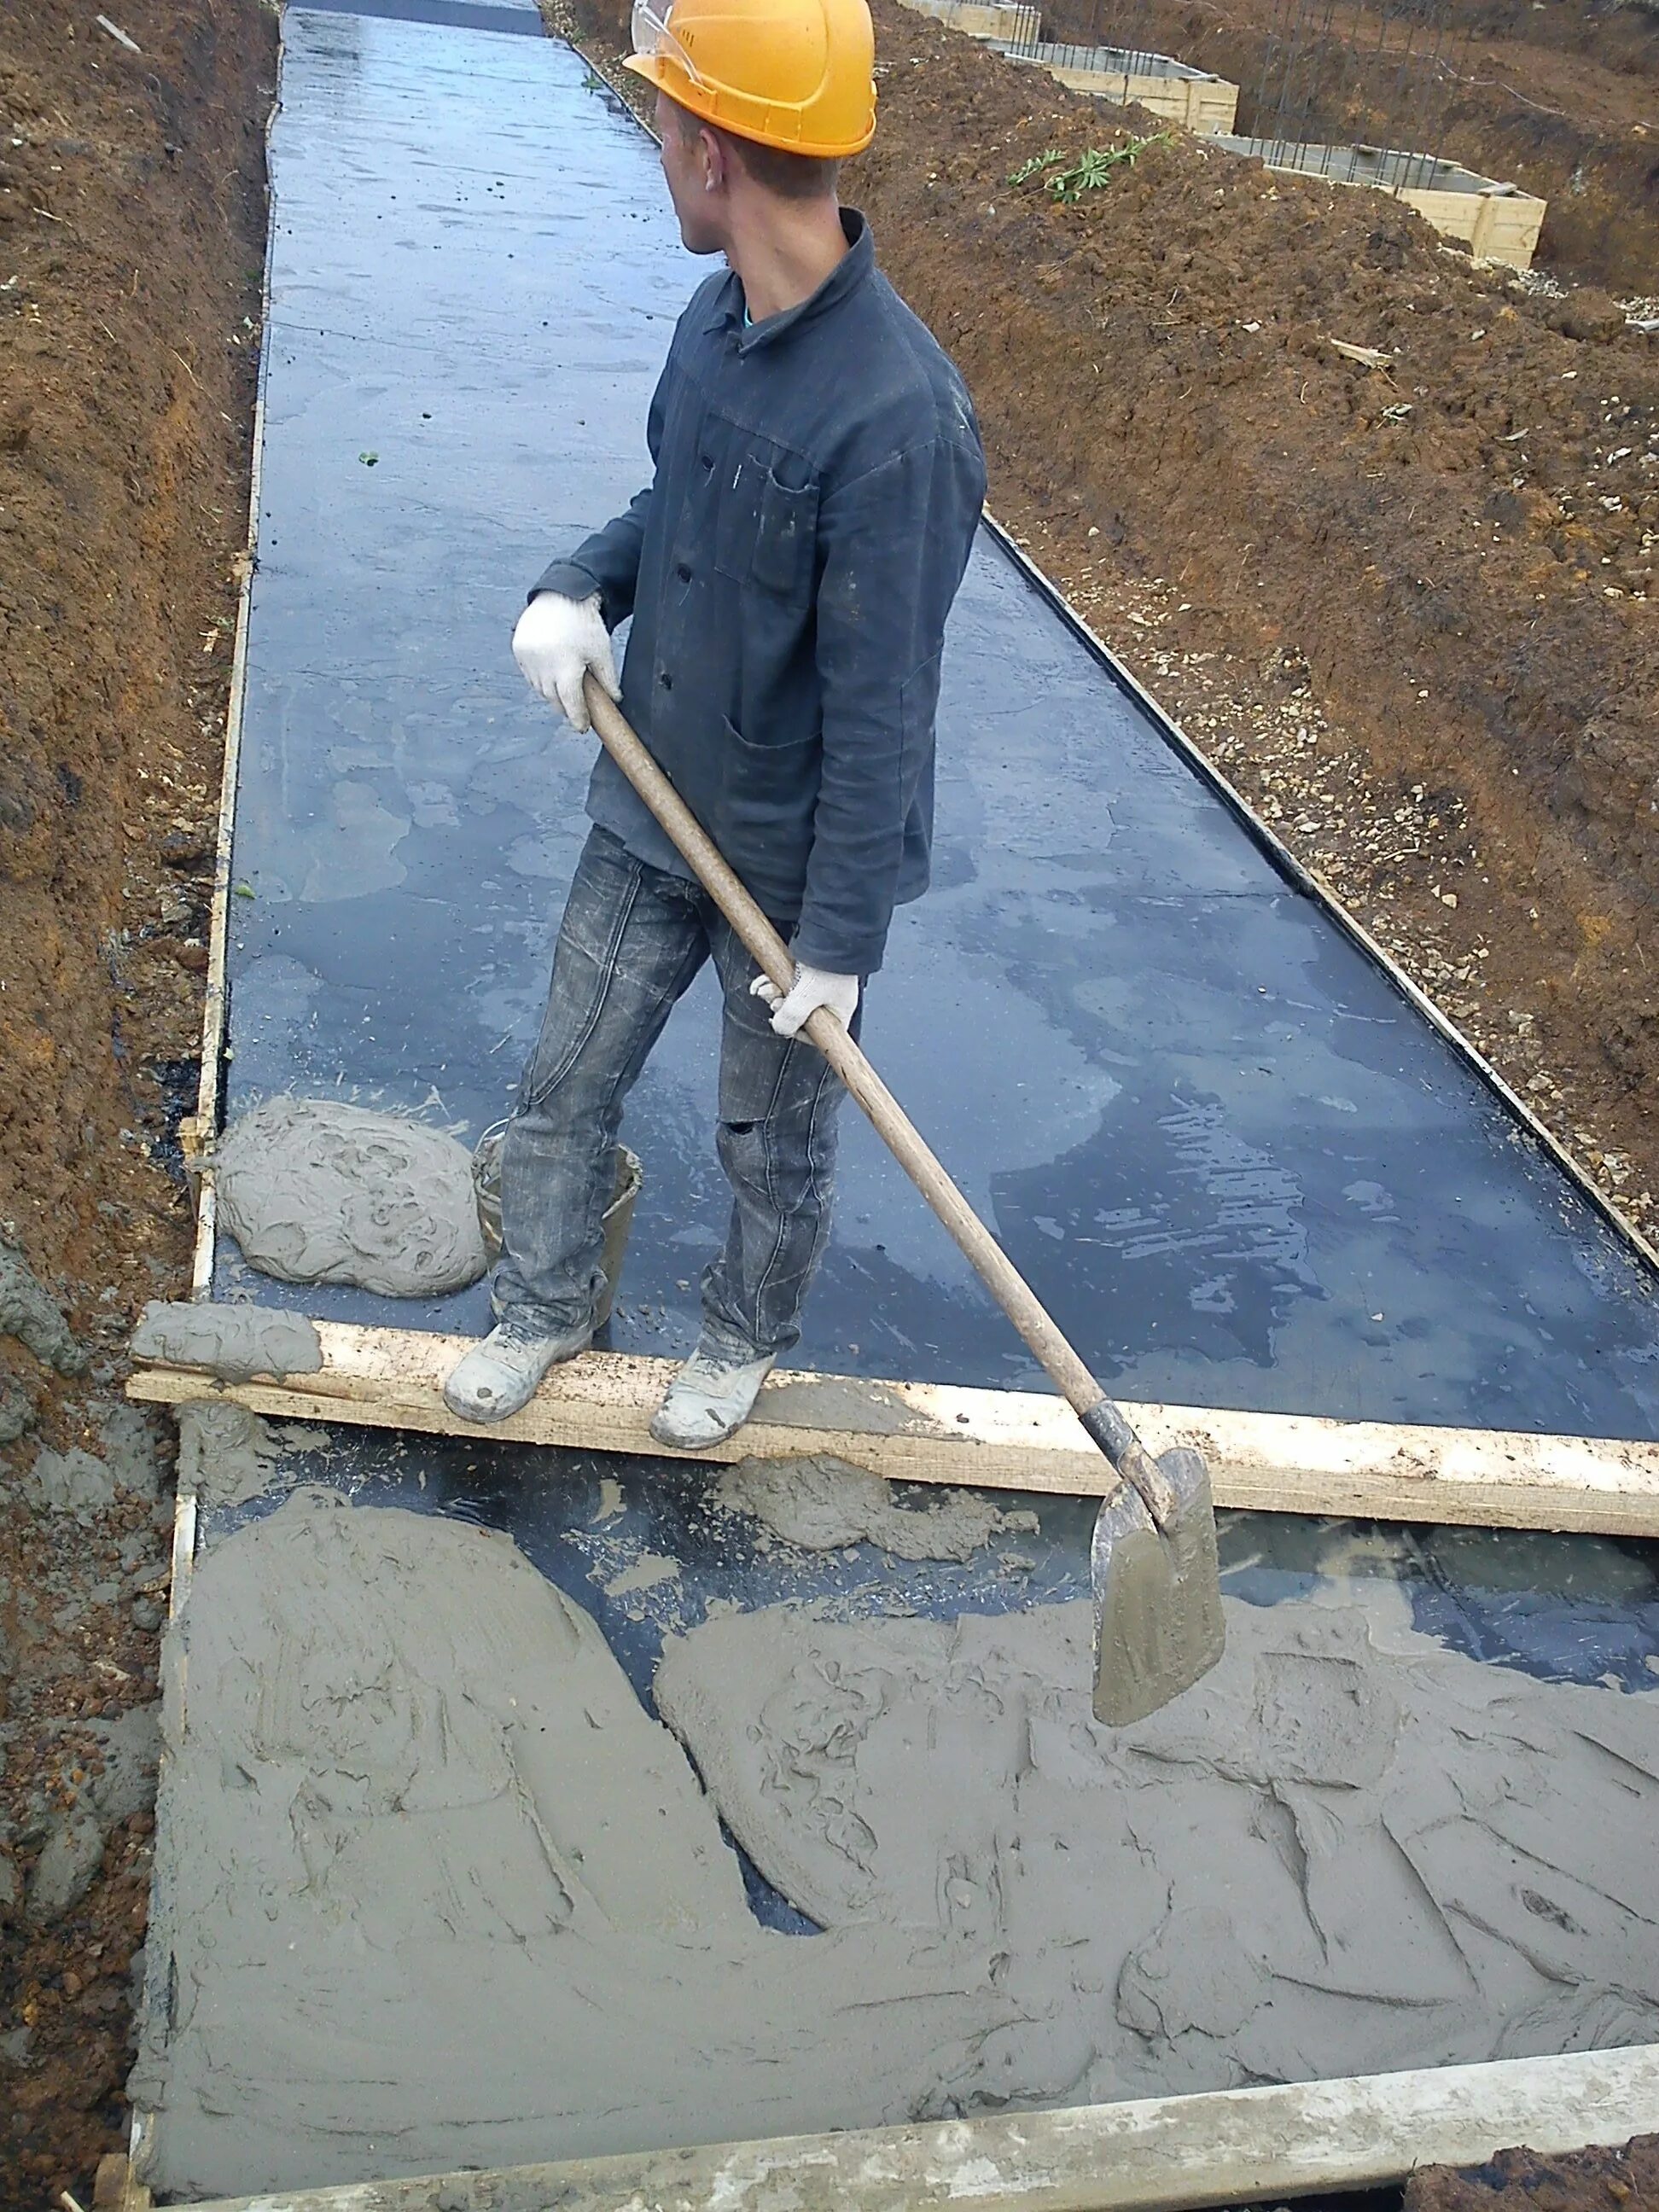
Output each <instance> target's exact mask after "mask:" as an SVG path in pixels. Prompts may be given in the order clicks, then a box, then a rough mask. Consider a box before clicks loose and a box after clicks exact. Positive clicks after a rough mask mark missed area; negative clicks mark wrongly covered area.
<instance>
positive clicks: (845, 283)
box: [704, 207, 876, 354]
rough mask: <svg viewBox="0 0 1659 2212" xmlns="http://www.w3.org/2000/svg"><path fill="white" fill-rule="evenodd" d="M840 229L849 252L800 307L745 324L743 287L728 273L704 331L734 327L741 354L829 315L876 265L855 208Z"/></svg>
mask: <svg viewBox="0 0 1659 2212" xmlns="http://www.w3.org/2000/svg"><path fill="white" fill-rule="evenodd" d="M841 227H842V231H843V232H844V233H845V234H846V238H847V245H848V251H847V252H846V253H845V254H844V255H843V256H842V258H841V259H840V260H839V261H838V262H837V263H836V265H835V267H834V268H833V269H832V270H830V271H829V275H828V276H826V277H825V278H824V280H823V283H822V284H820V285H819V286H818V289H817V291H816V292H813V293H811V294H809V295H808V296H807V297H806V298H805V300H803V301H801V302H800V303H799V306H798V307H786V308H785V309H784V311H783V313H781V315H769V316H768V317H767V318H766V320H765V321H764V322H763V323H750V324H749V325H744V296H743V286H742V284H741V283H740V282H739V281H738V274H737V271H736V270H727V271H726V276H725V278H724V280H723V282H722V283H720V286H719V288H718V289H717V290H716V292H715V294H714V298H713V299H712V300H711V301H709V305H708V321H707V322H706V323H705V325H704V328H705V329H706V330H708V331H721V330H726V329H728V328H731V327H732V326H734V325H735V327H736V328H737V329H738V331H739V333H740V335H739V337H738V352H739V353H740V354H746V353H753V352H756V351H757V350H758V349H759V348H761V347H762V346H769V345H775V344H776V343H777V341H778V340H779V339H780V338H781V337H784V336H786V335H787V332H789V331H792V330H793V329H794V328H795V327H796V326H797V325H799V324H800V323H805V322H811V320H812V319H814V318H815V317H816V316H818V315H822V314H824V313H827V312H828V311H829V309H830V308H831V307H836V306H838V305H839V304H840V302H841V301H842V300H844V299H846V298H847V296H848V294H849V293H852V292H854V291H856V290H857V289H858V288H859V286H860V284H863V283H867V282H868V280H869V278H870V276H871V275H872V271H873V270H874V269H875V265H876V246H875V240H873V239H872V236H871V234H870V226H869V224H868V223H867V222H866V221H865V219H864V217H863V216H861V215H860V213H859V211H858V210H857V209H856V208H848V207H844V208H843V209H842V211H841Z"/></svg>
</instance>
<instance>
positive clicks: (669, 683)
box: [657, 669, 674, 691]
mask: <svg viewBox="0 0 1659 2212" xmlns="http://www.w3.org/2000/svg"><path fill="white" fill-rule="evenodd" d="M657 681H658V683H659V684H661V686H662V688H663V690H665V691H671V690H673V688H674V679H673V678H672V677H671V675H670V674H669V672H668V671H667V670H666V669H664V670H663V671H662V672H661V674H660V675H659V677H658V678H657Z"/></svg>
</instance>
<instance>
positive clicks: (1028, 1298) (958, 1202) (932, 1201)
mask: <svg viewBox="0 0 1659 2212" xmlns="http://www.w3.org/2000/svg"><path fill="white" fill-rule="evenodd" d="M586 696H587V708H588V713H589V714H590V715H591V716H592V722H593V727H594V729H595V730H596V731H597V732H598V733H599V741H600V743H601V744H603V745H604V747H605V750H606V751H607V752H608V753H609V754H610V756H611V759H612V760H614V761H615V762H616V763H617V767H618V768H619V769H621V770H622V772H623V775H625V776H626V777H627V778H628V781H629V783H631V784H632V785H633V787H634V788H635V791H636V792H638V793H639V795H640V797H641V799H643V800H644V801H645V803H646V805H647V806H648V807H649V808H650V810H651V811H652V813H653V815H654V816H655V817H656V818H657V820H658V822H659V823H661V825H662V827H663V829H664V830H665V832H666V833H667V835H668V836H670V837H671V839H672V840H673V842H674V844H675V845H676V847H677V848H678V850H679V851H680V853H681V854H683V855H684V858H685V860H687V861H688V862H689V863H690V866H691V868H692V870H693V872H695V873H696V877H697V879H698V881H699V882H700V883H701V884H702V887H703V889H704V890H706V891H707V892H708V895H709V896H710V897H711V898H712V899H713V900H714V903H715V905H716V906H718V907H719V908H720V912H721V913H722V914H723V915H725V916H726V920H727V921H729V922H730V923H731V925H732V928H733V929H734V930H735V931H736V932H737V933H738V938H739V939H740V940H741V942H742V944H743V945H744V948H745V950H746V951H748V952H749V954H750V957H752V958H753V959H754V961H755V962H756V963H757V965H758V966H759V968H760V969H761V972H762V973H763V975H767V976H769V977H770V979H771V981H773V982H774V983H775V984H776V985H777V987H778V988H779V990H781V991H787V990H788V988H789V987H790V985H791V984H792V983H793V981H794V980H795V963H794V962H793V959H792V958H791V957H790V955H789V948H788V947H787V945H785V943H784V941H783V939H781V937H780V936H779V935H778V933H777V931H776V930H775V929H774V928H773V927H772V925H771V923H770V922H769V921H768V920H767V918H766V916H765V915H763V913H762V912H761V910H760V908H759V907H758V906H757V905H756V903H755V902H754V900H753V899H752V898H751V897H750V894H749V892H748V890H746V889H745V888H744V884H743V883H742V881H741V880H740V879H739V878H738V876H737V874H736V873H735V872H733V870H732V868H731V867H730V866H728V865H727V863H726V859H725V857H724V855H723V854H721V853H720V851H719V850H718V849H717V848H716V847H715V845H714V840H713V839H712V838H711V837H710V836H709V835H708V831H707V830H706V829H704V828H703V826H702V823H700V822H699V821H698V820H697V817H696V815H695V814H693V813H692V811H691V810H690V807H689V806H688V805H686V803H685V801H684V799H682V798H681V797H680V795H679V793H678V791H676V790H675V788H674V787H673V785H672V784H671V782H670V781H669V780H668V778H667V777H666V776H665V775H664V774H663V772H662V770H661V769H660V768H659V767H658V765H657V763H656V762H655V761H654V760H653V758H652V757H651V755H650V754H649V753H648V752H647V750H646V749H645V747H644V745H643V744H641V741H640V739H639V738H638V737H637V736H636V735H635V732H634V731H633V730H632V729H631V728H630V727H629V724H628V722H627V720H625V718H624V717H623V714H622V713H621V711H620V709H619V708H617V706H616V705H615V704H614V703H613V702H612V701H611V699H610V697H609V696H607V695H606V693H605V692H604V691H603V690H601V689H600V688H599V684H597V683H596V682H595V681H594V679H593V678H592V676H591V675H590V676H589V677H588V678H587V679H586ZM803 1034H804V1035H805V1036H808V1037H810V1038H811V1041H812V1042H813V1043H814V1044H815V1045H816V1046H817V1048H818V1050H819V1051H820V1052H821V1053H822V1054H823V1056H824V1058H825V1059H826V1060H828V1061H829V1065H830V1066H831V1067H833V1068H834V1069H835V1071H836V1074H837V1075H839V1076H840V1078H841V1079H842V1082H843V1083H844V1084H845V1085H847V1088H848V1091H851V1093H852V1095H853V1097H854V1098H856V1099H857V1101H858V1103H859V1104H860V1106H861V1107H862V1108H863V1109H864V1111H865V1112H866V1114H867V1115H869V1117H870V1120H871V1121H872V1122H873V1123H874V1125H875V1128H876V1132H877V1134H878V1136H880V1137H881V1139H883V1141H884V1143H885V1145H886V1146H887V1148H888V1150H889V1151H890V1152H891V1153H892V1155H893V1158H895V1159H896V1161H897V1162H898V1164H899V1165H900V1166H901V1167H902V1169H903V1170H904V1171H905V1173H906V1174H907V1175H908V1176H909V1178H910V1180H911V1182H914V1183H915V1186H916V1188H917V1189H918V1190H919V1191H920V1192H921V1194H922V1196H923V1197H924V1198H925V1199H926V1200H927V1203H928V1205H929V1206H932V1207H933V1211H934V1212H935V1213H936V1214H937V1215H938V1216H939V1219H940V1220H941V1221H942V1222H943V1223H944V1225H945V1228H946V1229H948V1230H949V1231H950V1232H951V1236H952V1237H954V1238H955V1239H956V1242H957V1244H958V1245H959V1246H960V1248H961V1249H962V1251H963V1253H964V1254H965V1255H966V1256H967V1258H968V1259H969V1261H971V1262H972V1263H973V1266H974V1267H975V1269H976V1270H977V1272H978V1273H979V1276H980V1278H981V1280H982V1281H983V1283H984V1284H985V1286H986V1288H987V1290H988V1291H990V1293H991V1295H992V1297H994V1298H995V1300H996V1302H997V1304H999V1305H1000V1307H1001V1308H1002V1310H1003V1311H1004V1313H1006V1315H1007V1316H1008V1318H1009V1320H1010V1321H1011V1322H1012V1323H1013V1325H1014V1327H1015V1328H1017V1329H1018V1331H1019V1333H1020V1334H1021V1336H1023V1337H1024V1340H1025V1341H1026V1343H1027V1344H1028V1345H1029V1346H1030V1348H1031V1350H1032V1352H1034V1353H1035V1355H1036V1358H1038V1359H1040V1360H1041V1361H1042V1364H1043V1366H1044V1368H1045V1369H1046V1370H1048V1374H1049V1376H1051V1377H1052V1378H1053V1380H1054V1384H1055V1386H1056V1388H1057V1389H1059V1390H1060V1393H1061V1394H1062V1395H1063V1396H1064V1397H1065V1398H1066V1401H1067V1403H1068V1404H1069V1405H1070V1406H1071V1407H1072V1409H1073V1412H1074V1413H1076V1414H1077V1416H1078V1419H1079V1420H1080V1421H1081V1422H1082V1423H1083V1425H1084V1427H1085V1429H1086V1430H1087V1431H1088V1432H1089V1435H1090V1436H1091V1437H1092V1438H1093V1440H1094V1442H1095V1443H1097V1445H1098V1446H1099V1447H1100V1449H1101V1450H1102V1451H1103V1452H1104V1453H1105V1455H1106V1456H1107V1458H1108V1459H1109V1460H1110V1462H1111V1463H1112V1465H1113V1466H1114V1467H1115V1468H1116V1469H1117V1471H1118V1473H1119V1474H1121V1475H1123V1476H1124V1477H1125V1478H1126V1479H1127V1480H1128V1481H1130V1482H1132V1483H1133V1485H1134V1487H1135V1488H1136V1490H1137V1491H1139V1493H1140V1496H1141V1498H1142V1500H1143V1501H1144V1503H1145V1504H1146V1510H1147V1511H1148V1512H1149V1513H1150V1514H1151V1515H1152V1519H1153V1520H1154V1521H1155V1522H1157V1524H1158V1527H1159V1528H1164V1527H1166V1526H1167V1525H1168V1523H1169V1522H1170V1518H1171V1517H1172V1516H1173V1514H1174V1512H1175V1510H1176V1501H1175V1493H1174V1492H1173V1491H1172V1490H1171V1488H1170V1484H1169V1482H1168V1480H1167V1479H1166V1478H1165V1476H1164V1472H1163V1470H1162V1468H1159V1466H1158V1462H1157V1461H1156V1460H1155V1459H1153V1458H1152V1455H1151V1454H1150V1453H1149V1452H1148V1451H1146V1449H1145V1448H1144V1447H1143V1445H1142V1444H1141V1443H1140V1440H1139V1437H1137V1436H1136V1434H1135V1432H1134V1431H1133V1428H1131V1426H1130V1425H1129V1423H1128V1422H1127V1420H1126V1419H1125V1418H1124V1416H1123V1414H1122V1413H1121V1410H1120V1409H1119V1408H1118V1407H1116V1406H1115V1405H1114V1404H1113V1403H1112V1401H1111V1400H1110V1399H1109V1397H1108V1396H1107V1395H1106V1394H1105V1392H1104V1391H1103V1389H1101V1387H1100V1385H1099V1383H1097V1382H1096V1380H1095V1378H1094V1376H1092V1375H1091V1373H1090V1372H1089V1370H1088V1369H1087V1367H1085V1364H1084V1363H1083V1361H1082V1360H1081V1359H1079V1357H1078V1355H1077V1353H1076V1352H1073V1349H1072V1347H1071V1346H1070V1345H1069V1344H1068V1343H1067V1342H1066V1339H1065V1337H1064V1336H1062V1335H1061V1334H1060V1330H1059V1329H1058V1328H1056V1327H1055V1325H1054V1322H1053V1321H1052V1320H1051V1319H1050V1318H1049V1316H1048V1311H1047V1310H1046V1309H1045V1308H1044V1306H1043V1305H1042V1302H1041V1300H1040V1299H1039V1298H1038V1297H1037V1295H1036V1291H1033V1290H1032V1288H1031V1286H1030V1284H1029V1283H1028V1282H1027V1281H1026V1280H1025V1278H1024V1276H1023V1275H1022V1274H1021V1273H1020V1272H1019V1270H1018V1267H1015V1265H1014V1263H1013V1261H1012V1260H1011V1259H1010V1258H1009V1257H1008V1255H1007V1254H1006V1252H1005V1251H1004V1250H1003V1249H1002V1247H1001V1245H1000V1244H999V1243H997V1241H996V1239H995V1237H993V1236H992V1234H991V1232H990V1231H989V1230H988V1229H987V1227H986V1226H985V1224H984V1223H983V1222H982V1221H981V1219H980V1218H979V1216H978V1214H976V1213H975V1211H974V1209H973V1207H972V1206H969V1203H968V1201H967V1200H966V1199H965V1198H964V1197H963V1194H962V1193H961V1192H960V1191H959V1190H958V1189H957V1187H956V1185H955V1183H954V1182H952V1181H951V1178H950V1176H948V1175H947V1174H946V1173H945V1170H944V1168H943V1167H941V1166H940V1164H939V1161H938V1160H937V1159H936V1158H935V1157H934V1155H933V1150H932V1148H931V1146H929V1145H928V1144H927V1142H926V1141H925V1139H923V1137H922V1136H921V1132H920V1131H919V1130H918V1129H917V1128H916V1127H915V1123H914V1122H913V1121H911V1119H910V1117H909V1115H908V1114H907V1113H906V1112H905V1110H904V1109H903V1108H902V1106H901V1105H900V1104H899V1103H898V1101H897V1099H896V1098H895V1097H894V1096H893V1094H892V1092H891V1091H890V1090H889V1089H888V1088H887V1085H885V1084H884V1082H883V1081H882V1079H881V1078H880V1076H878V1074H877V1073H876V1071H875V1069H874V1068H873V1067H872V1066H871V1065H870V1062H869V1061H868V1060H866V1058H865V1056H864V1054H863V1053H862V1052H861V1051H860V1048H859V1047H858V1045H857V1044H856V1043H855V1042H854V1040H853V1038H852V1037H850V1036H848V1033H847V1030H846V1026H845V1024H843V1023H842V1020H841V1019H840V1018H839V1016H837V1015H836V1014H832V1013H831V1012H829V1008H828V1007H827V1006H820V1007H819V1008H818V1010H817V1012H816V1013H814V1014H812V1015H811V1016H810V1017H809V1018H808V1019H807V1021H806V1022H805V1024H804V1028H803Z"/></svg>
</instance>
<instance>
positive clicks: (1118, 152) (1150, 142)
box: [1008, 131, 1170, 207]
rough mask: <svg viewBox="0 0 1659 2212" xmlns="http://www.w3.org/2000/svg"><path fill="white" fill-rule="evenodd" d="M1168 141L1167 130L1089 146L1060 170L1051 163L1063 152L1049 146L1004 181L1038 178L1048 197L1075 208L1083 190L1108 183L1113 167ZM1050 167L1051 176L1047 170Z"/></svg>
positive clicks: (1130, 163) (1061, 158) (1026, 181)
mask: <svg viewBox="0 0 1659 2212" xmlns="http://www.w3.org/2000/svg"><path fill="white" fill-rule="evenodd" d="M1169 143H1170V134H1169V132H1168V131H1154V132H1153V134H1152V137H1150V138H1130V139H1127V140H1126V141H1125V143H1123V144H1122V145H1121V146H1107V147H1100V146H1091V147H1088V148H1086V149H1085V151H1084V152H1083V153H1082V154H1080V155H1079V156H1078V159H1077V160H1076V161H1073V163H1072V165H1071V167H1069V168H1063V169H1062V168H1058V167H1056V166H1055V165H1056V164H1057V163H1058V162H1061V161H1065V159H1066V155H1065V154H1064V153H1063V152H1062V151H1061V149H1060V148H1059V147H1058V146H1050V147H1049V148H1048V149H1047V150H1046V152H1043V153H1041V154H1033V155H1032V156H1031V158H1030V161H1022V162H1021V163H1020V165H1019V167H1018V168H1017V169H1015V170H1013V171H1012V172H1011V173H1010V175H1009V178H1008V181H1009V183H1010V184H1011V185H1025V184H1029V183H1030V181H1031V179H1032V178H1033V177H1041V178H1042V188H1043V190H1044V191H1046V192H1048V194H1049V195H1050V196H1051V197H1053V198H1054V199H1057V200H1059V201H1060V203H1061V204H1062V205H1063V206H1066V207H1075V206H1076V204H1077V203H1078V202H1079V200H1080V199H1082V198H1083V197H1084V196H1085V194H1086V193H1089V192H1097V191H1099V190H1100V189H1101V187H1102V185H1109V184H1110V182H1111V180H1112V172H1113V170H1114V169H1119V168H1123V167H1128V166H1133V163H1134V162H1136V161H1139V159H1140V156H1141V155H1143V154H1144V153H1145V152H1146V149H1147V148H1148V147H1149V146H1167V145H1168V144H1169ZM1050 170H1053V171H1054V173H1053V175H1049V174H1048V172H1049V171H1050Z"/></svg>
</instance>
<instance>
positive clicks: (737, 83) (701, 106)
mask: <svg viewBox="0 0 1659 2212" xmlns="http://www.w3.org/2000/svg"><path fill="white" fill-rule="evenodd" d="M875 54H876V40H875V33H874V31H873V30H872V27H871V23H870V10H869V8H868V6H867V5H866V0H634V53H633V58H632V59H631V60H630V61H629V64H628V66H629V69H631V70H637V71H638V73H639V75H640V76H642V77H646V78H647V79H648V80H649V81H650V82H651V83H653V84H654V85H655V86H656V88H657V89H658V91H659V92H665V93H666V94H667V95H668V97H669V98H670V99H671V100H674V101H676V102H677V103H678V105H679V106H681V107H684V108H689V109H690V112H691V113H692V114H693V115H700V116H701V117H702V119H703V121H704V122H705V123H716V124H718V125H720V129H721V130H722V131H732V132H734V133H735V134H736V135H737V137H739V138H752V139H754V140H755V141H756V142H757V143H758V144H760V145H762V146H775V147H777V148H779V149H780V150H781V151H782V152H784V153H786V154H811V155H818V156H820V157H823V158H827V159H829V160H831V161H835V160H839V159H840V158H841V157H842V155H848V154H861V153H862V152H863V151H864V149H865V148H866V146H867V145H868V144H869V143H870V141H871V140H872V138H873V137H875V135H876V83H875V67H874V64H875Z"/></svg>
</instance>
